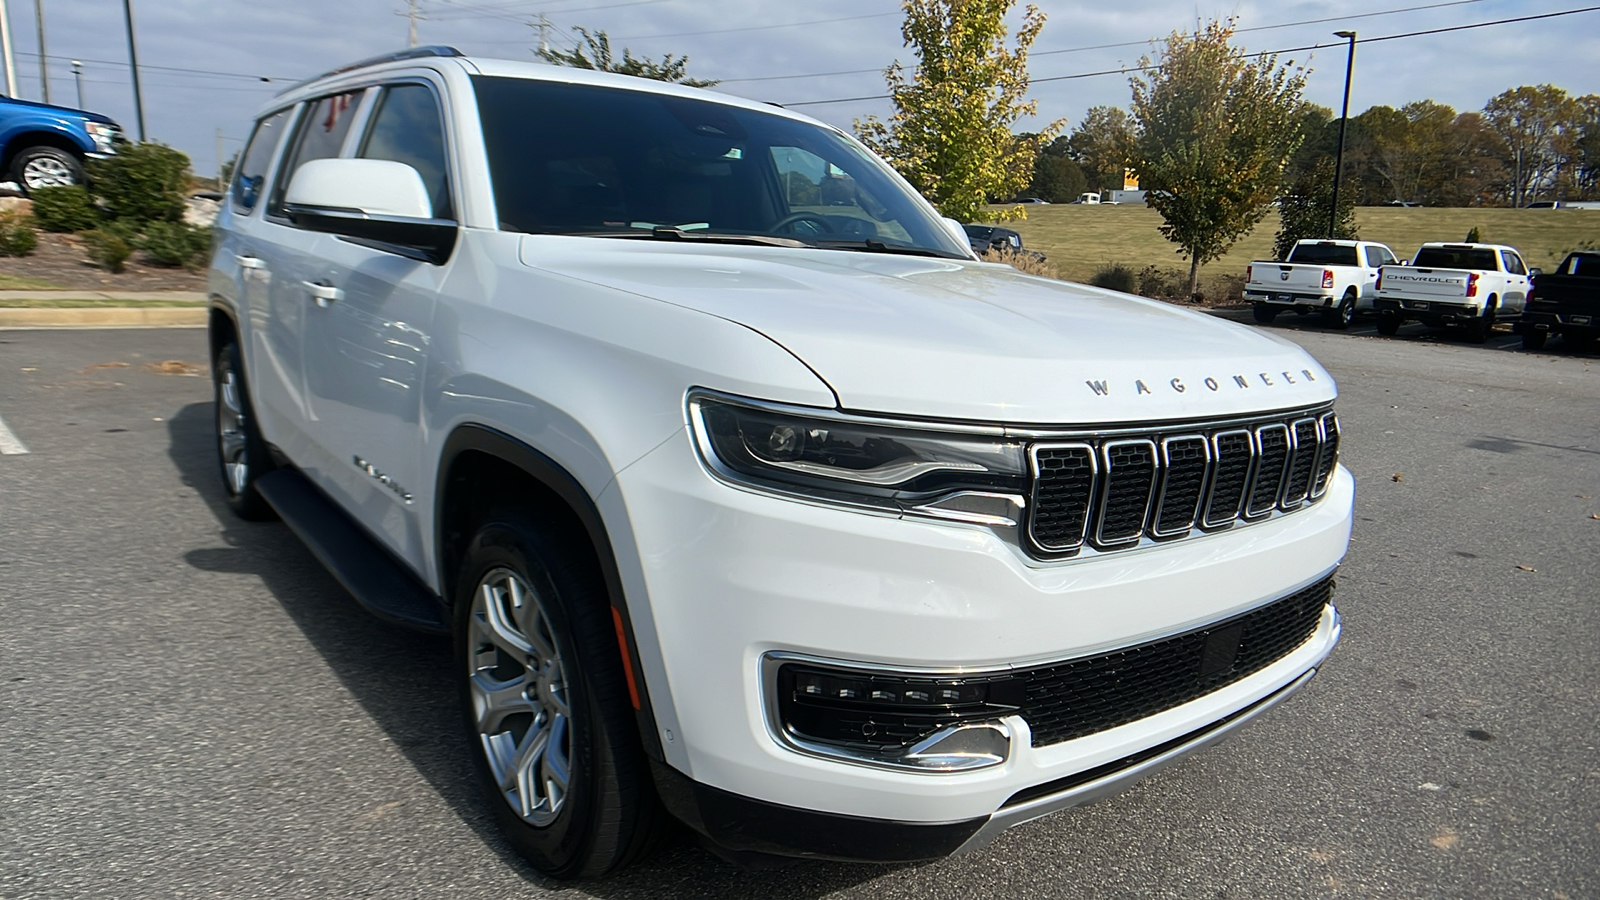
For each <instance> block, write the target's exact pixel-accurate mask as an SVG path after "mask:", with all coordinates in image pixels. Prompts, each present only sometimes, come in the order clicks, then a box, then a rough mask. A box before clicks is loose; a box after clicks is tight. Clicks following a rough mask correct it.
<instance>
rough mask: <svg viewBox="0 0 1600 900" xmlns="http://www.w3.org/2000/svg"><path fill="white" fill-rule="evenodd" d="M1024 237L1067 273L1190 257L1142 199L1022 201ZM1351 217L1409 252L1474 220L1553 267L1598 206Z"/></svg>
mask: <svg viewBox="0 0 1600 900" xmlns="http://www.w3.org/2000/svg"><path fill="white" fill-rule="evenodd" d="M1005 224H1006V226H1007V227H1009V228H1015V229H1016V230H1017V231H1018V232H1019V233H1021V235H1022V240H1023V243H1024V244H1026V245H1027V246H1028V247H1031V248H1033V249H1035V250H1042V251H1044V252H1045V253H1046V254H1048V255H1049V257H1050V262H1052V263H1054V264H1055V265H1056V267H1057V268H1058V269H1059V270H1060V272H1061V277H1063V278H1066V279H1068V280H1070V281H1085V280H1087V279H1088V278H1089V276H1091V275H1093V274H1094V273H1095V271H1096V270H1098V269H1099V268H1100V267H1101V266H1104V265H1106V264H1108V263H1114V262H1120V263H1126V264H1127V265H1129V266H1131V267H1132V268H1133V269H1135V270H1136V271H1137V270H1139V269H1143V268H1144V267H1146V266H1151V265H1154V266H1156V267H1158V268H1161V269H1181V270H1183V274H1184V275H1185V276H1187V275H1188V272H1189V264H1188V262H1187V261H1186V260H1184V259H1183V258H1182V257H1181V256H1179V255H1178V254H1177V253H1176V252H1175V249H1174V247H1175V245H1173V244H1170V243H1168V242H1167V240H1166V238H1163V237H1162V236H1161V232H1160V231H1159V230H1158V228H1159V227H1160V225H1161V216H1160V214H1159V213H1157V212H1156V211H1155V210H1153V209H1150V208H1149V207H1144V206H1078V205H1075V204H1056V205H1051V206H1030V207H1028V218H1027V219H1025V220H1023V221H1021V222H1007V223H1005ZM1356 224H1357V226H1358V228H1359V230H1360V234H1361V237H1362V239H1363V240H1369V241H1381V242H1382V243H1385V244H1388V245H1389V246H1390V247H1391V248H1393V249H1394V252H1395V254H1396V255H1398V256H1399V257H1400V258H1402V259H1409V258H1411V257H1412V256H1413V255H1415V254H1416V252H1417V248H1418V247H1420V246H1421V245H1422V244H1423V242H1425V241H1459V240H1462V239H1464V238H1465V237H1466V236H1467V232H1468V231H1471V230H1472V229H1473V227H1474V226H1476V227H1477V228H1478V230H1479V232H1480V233H1482V235H1483V240H1484V241H1486V242H1489V243H1495V244H1510V245H1511V246H1513V247H1516V248H1517V249H1518V250H1520V251H1521V252H1522V255H1523V258H1524V259H1526V260H1527V262H1528V265H1530V266H1537V267H1539V268H1544V269H1549V268H1552V267H1553V266H1554V265H1555V264H1556V263H1557V262H1559V261H1560V259H1561V257H1562V256H1563V255H1565V254H1566V252H1567V251H1568V250H1571V249H1572V248H1573V247H1575V246H1577V245H1578V244H1579V243H1580V242H1583V241H1594V242H1600V210H1593V209H1426V208H1401V207H1382V206H1378V207H1362V208H1360V209H1357V210H1356ZM1277 233H1278V217H1277V214H1276V213H1272V214H1269V215H1268V216H1267V218H1266V219H1265V220H1263V221H1262V223H1261V224H1260V225H1257V226H1256V228H1255V230H1254V231H1252V232H1251V233H1249V234H1247V235H1245V236H1244V237H1243V238H1241V239H1240V240H1239V242H1238V243H1237V244H1234V245H1233V250H1232V252H1230V253H1229V254H1228V255H1227V256H1224V257H1223V258H1222V259H1220V260H1217V261H1215V262H1212V263H1209V264H1207V265H1205V266H1203V267H1202V268H1201V270H1200V272H1201V277H1202V279H1204V278H1205V277H1206V276H1208V275H1223V274H1230V275H1241V276H1242V275H1243V274H1244V267H1245V266H1246V265H1247V264H1249V262H1250V261H1251V260H1255V259H1267V258H1269V257H1270V256H1271V254H1272V241H1273V238H1274V237H1275V236H1276V235H1277Z"/></svg>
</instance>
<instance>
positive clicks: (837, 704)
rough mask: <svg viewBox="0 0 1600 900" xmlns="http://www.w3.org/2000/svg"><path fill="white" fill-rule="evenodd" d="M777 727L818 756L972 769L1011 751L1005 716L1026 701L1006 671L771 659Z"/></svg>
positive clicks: (789, 741) (937, 768)
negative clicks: (941, 671) (892, 668)
mask: <svg viewBox="0 0 1600 900" xmlns="http://www.w3.org/2000/svg"><path fill="white" fill-rule="evenodd" d="M769 678H770V679H771V681H770V684H769V689H770V695H769V696H771V697H772V699H773V701H774V709H773V710H772V712H773V722H772V725H773V728H774V730H775V731H776V732H777V733H778V736H779V738H780V739H782V740H783V741H784V743H786V744H788V745H789V746H790V747H792V748H795V749H799V750H801V751H803V752H807V753H810V754H812V755H819V756H827V757H833V758H838V759H845V760H849V761H852V762H859V763H866V764H869V765H877V766H885V767H889V768H900V769H912V770H919V771H938V772H953V771H968V770H971V769H977V768H984V767H987V766H993V765H999V764H1000V763H1002V762H1005V760H1006V758H1007V756H1008V755H1009V753H1010V742H1011V730H1010V729H1009V728H1007V727H1006V725H1005V724H1004V723H1003V722H1002V721H1001V719H1002V718H1003V717H1005V716H1007V715H1011V714H1014V713H1015V711H1016V710H1017V709H1018V708H1019V707H1020V706H1021V705H1022V704H1023V702H1024V700H1025V697H1026V693H1025V689H1024V686H1023V684H1022V682H1021V681H1018V680H1017V679H1015V678H1013V677H1011V676H1010V675H1006V674H976V675H963V674H951V675H933V674H930V675H922V674H905V673H898V672H889V671H875V670H872V669H864V668H845V667H834V666H829V665H825V664H817V663H812V662H809V661H808V662H790V661H783V660H781V659H780V660H773V659H771V658H769Z"/></svg>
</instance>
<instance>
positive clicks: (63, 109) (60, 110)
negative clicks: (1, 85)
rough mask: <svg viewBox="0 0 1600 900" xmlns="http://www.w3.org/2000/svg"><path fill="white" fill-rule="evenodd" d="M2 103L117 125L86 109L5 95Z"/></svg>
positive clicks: (107, 117)
mask: <svg viewBox="0 0 1600 900" xmlns="http://www.w3.org/2000/svg"><path fill="white" fill-rule="evenodd" d="M0 101H3V102H5V103H14V104H16V105H17V106H26V107H29V108H31V109H36V110H39V111H40V112H43V113H51V114H54V115H58V116H70V117H72V118H77V119H87V120H89V121H90V122H103V123H105V124H107V125H116V124H117V123H116V122H115V121H114V120H113V119H111V118H110V117H109V116H103V115H101V114H100V113H96V112H89V111H88V110H86V109H73V108H72V107H70V106H57V105H56V104H54V103H39V102H37V101H34V100H19V99H18V98H16V97H7V96H5V95H4V94H0Z"/></svg>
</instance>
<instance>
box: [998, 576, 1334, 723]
mask: <svg viewBox="0 0 1600 900" xmlns="http://www.w3.org/2000/svg"><path fill="white" fill-rule="evenodd" d="M1332 596H1333V578H1332V577H1331V576H1330V577H1328V578H1325V579H1323V580H1322V581H1319V582H1317V583H1316V584H1313V585H1311V586H1310V587H1307V588H1304V589H1302V590H1300V591H1296V592H1295V593H1293V594H1290V595H1289V596H1287V597H1285V598H1283V599H1282V600H1278V601H1276V602H1274V603H1269V604H1267V605H1266V606H1263V607H1261V608H1259V609H1255V610H1252V611H1250V612H1247V613H1245V614H1243V615H1240V616H1235V617H1233V618H1231V619H1227V620H1225V621H1222V622H1217V623H1214V624H1211V625H1207V626H1206V627H1205V628H1201V629H1197V630H1195V631H1191V632H1188V633H1186V634H1180V635H1177V636H1176V637H1170V638H1164V639H1162V640H1159V641H1154V642H1152V643H1149V644H1143V645H1140V646H1138V647H1130V648H1127V649H1124V650H1117V651H1115V652H1112V653H1107V654H1103V655H1101V656H1091V657H1087V658H1084V659H1075V660H1071V661H1069V662H1065V663H1059V664H1056V665H1050V666H1043V667H1040V668H1036V669H1024V670H1020V671H1018V672H1017V673H1016V675H1015V677H1017V678H1019V679H1021V680H1022V681H1023V683H1024V685H1025V689H1026V696H1027V700H1026V701H1025V702H1024V704H1023V706H1022V708H1021V709H1020V710H1018V712H1019V714H1020V715H1021V716H1022V718H1024V719H1026V720H1027V722H1028V727H1029V728H1031V729H1032V730H1033V745H1034V746H1035V747H1041V746H1044V745H1046V744H1055V743H1059V742H1061V741H1069V740H1072V739H1073V738H1079V737H1084V736H1086V735H1090V734H1094V733H1096V732H1099V731H1105V730H1107V729H1109V728H1115V727H1117V726H1119V725H1126V724H1128V723H1129V722H1134V721H1137V720H1139V719H1142V718H1145V717H1146V716H1152V715H1155V714H1156V713H1159V712H1163V711H1165V710H1168V709H1172V708H1173V707H1175V706H1181V705H1183V704H1184V703H1188V702H1189V701H1191V700H1196V699H1199V698H1200V697H1203V696H1205V695H1206V694H1209V693H1211V692H1212V691H1215V690H1217V689H1219V688H1221V687H1224V686H1226V685H1229V684H1232V683H1233V682H1235V681H1238V680H1240V679H1242V678H1245V677H1246V676H1249V675H1252V674H1254V673H1256V672H1259V671H1261V670H1262V669H1265V668H1266V667H1267V666H1269V665H1271V664H1272V663H1274V662H1276V661H1278V660H1279V659H1282V658H1283V657H1284V656H1286V655H1288V653H1289V652H1290V651H1291V650H1294V649H1295V648H1296V647H1298V646H1300V645H1301V644H1303V643H1305V641H1306V639H1307V638H1309V637H1311V634H1312V632H1314V631H1315V630H1316V628H1317V623H1318V622H1319V621H1321V619H1322V610H1323V608H1324V607H1325V606H1327V605H1328V601H1329V600H1330V599H1331V598H1332Z"/></svg>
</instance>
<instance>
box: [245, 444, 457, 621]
mask: <svg viewBox="0 0 1600 900" xmlns="http://www.w3.org/2000/svg"><path fill="white" fill-rule="evenodd" d="M256 490H257V491H260V492H261V496H262V497H264V498H265V499H266V501H267V503H268V504H269V505H271V507H272V508H273V509H274V510H276V511H277V513H278V516H279V517H280V518H282V519H283V521H284V524H286V525H288V526H289V529H290V530H291V531H293V532H294V533H295V535H296V536H298V537H299V538H300V540H302V541H304V542H305V545H306V547H307V548H309V549H310V550H311V554H312V555H313V556H315V557H316V558H317V560H318V561H319V562H321V563H322V564H323V565H324V566H326V567H327V569H328V571H329V572H331V573H332V574H333V577H334V578H337V579H338V580H339V583H340V584H342V585H344V588H345V590H347V591H349V592H350V594H351V596H353V597H355V598H356V602H357V603H360V604H361V605H362V606H364V607H366V609H367V611H368V612H370V613H372V614H373V615H375V616H377V617H378V618H380V619H383V620H385V621H388V622H392V623H394V624H396V625H404V626H405V627H407V628H414V629H417V630H419V631H429V632H435V633H439V634H443V633H447V632H449V630H450V616H449V614H448V612H447V611H446V608H445V604H444V602H443V601H442V600H440V599H439V596H438V595H437V594H435V593H433V592H432V591H430V590H429V589H428V588H427V587H426V586H425V585H423V584H422V582H421V581H419V580H418V579H417V578H416V577H415V576H414V575H412V574H411V573H410V572H408V571H406V569H405V567H404V566H403V565H402V564H401V563H400V561H399V560H397V559H395V558H394V556H393V554H391V553H390V552H389V551H388V550H387V549H385V548H384V547H382V546H381V545H379V544H378V543H377V542H376V541H374V540H373V539H372V538H371V537H369V536H368V535H367V533H366V532H365V531H363V530H362V528H361V526H360V525H357V524H356V523H355V521H354V520H352V519H351V518H350V517H349V516H347V515H345V513H344V510H342V509H340V508H339V507H338V506H337V505H336V504H335V503H334V502H333V501H332V500H329V499H328V497H327V495H325V494H323V493H322V492H321V491H320V490H318V489H317V488H316V486H315V485H313V484H312V483H311V482H310V481H308V480H307V479H306V477H305V476H304V475H302V474H300V473H299V472H298V471H297V470H295V469H289V468H282V469H277V470H274V471H272V472H270V473H268V474H266V475H263V476H261V478H260V479H259V480H257V481H256Z"/></svg>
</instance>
